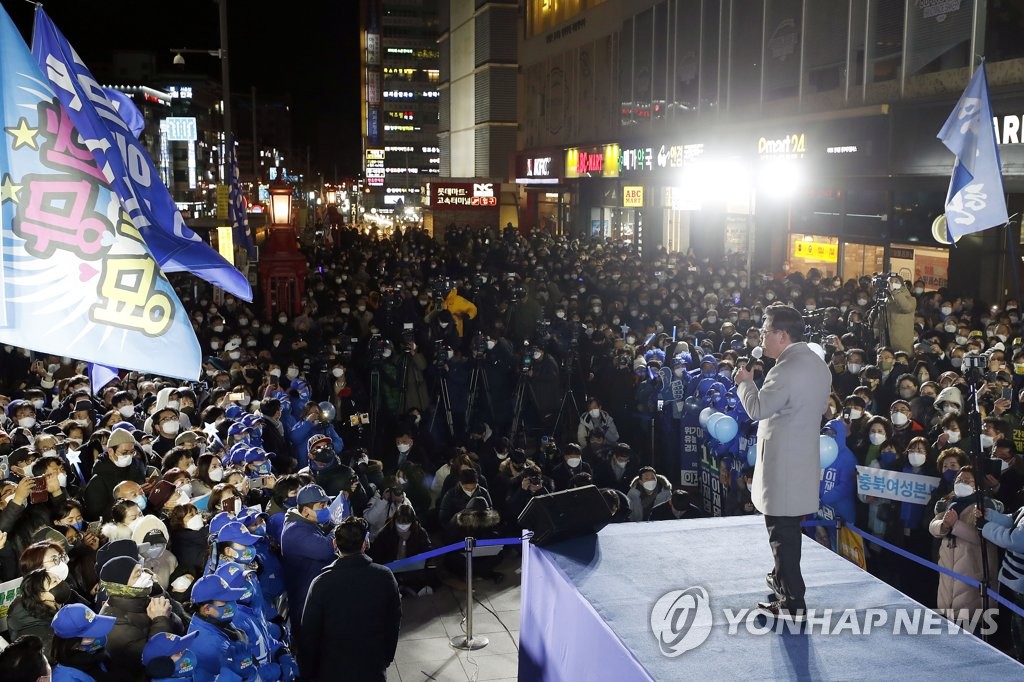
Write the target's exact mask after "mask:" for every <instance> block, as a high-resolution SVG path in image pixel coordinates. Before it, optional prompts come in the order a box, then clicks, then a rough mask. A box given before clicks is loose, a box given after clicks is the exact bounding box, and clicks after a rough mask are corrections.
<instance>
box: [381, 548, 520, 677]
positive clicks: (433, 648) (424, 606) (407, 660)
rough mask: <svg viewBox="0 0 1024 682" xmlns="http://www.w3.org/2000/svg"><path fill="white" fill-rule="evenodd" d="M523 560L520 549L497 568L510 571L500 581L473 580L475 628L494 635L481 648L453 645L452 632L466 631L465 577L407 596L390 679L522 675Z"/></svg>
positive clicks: (489, 635) (479, 631)
mask: <svg viewBox="0 0 1024 682" xmlns="http://www.w3.org/2000/svg"><path fill="white" fill-rule="evenodd" d="M506 554H509V552H507V551H506ZM519 564H520V557H519V555H518V553H516V555H515V556H510V557H507V558H506V559H505V561H504V562H503V563H502V565H501V566H500V567H499V569H498V570H499V571H501V572H502V573H503V574H504V576H505V578H504V580H503V581H502V582H501V583H500V584H495V583H493V582H492V581H490V580H485V579H479V578H478V579H476V580H474V596H475V597H476V600H477V602H479V603H478V604H476V608H475V609H474V611H473V632H474V633H475V634H480V635H485V636H486V637H487V638H488V639H489V640H490V644H488V645H487V646H486V647H484V648H483V649H480V650H478V651H473V652H466V651H459V650H457V649H453V648H452V646H451V644H450V639H451V638H452V637H454V636H456V635H460V634H463V633H464V632H465V631H464V629H463V628H464V624H463V622H462V621H463V618H464V616H465V610H466V588H465V583H464V582H463V581H461V580H455V579H446V580H445V582H444V584H443V585H442V586H441V587H440V588H438V589H437V590H436V591H435V592H434V594H432V595H429V596H425V597H404V598H403V602H402V608H403V618H402V634H401V637H400V638H399V641H398V651H397V653H396V654H395V662H394V664H392V666H391V668H390V669H388V681H389V682H399V681H401V682H425V681H430V680H436V681H437V682H449V681H451V682H456V681H457V682H467V681H469V682H472V681H474V680H481V681H482V680H515V679H517V673H518V669H519V582H520V576H519V573H518V572H517V569H518V568H519ZM485 607H486V608H485ZM488 609H490V611H488ZM491 611H493V613H491Z"/></svg>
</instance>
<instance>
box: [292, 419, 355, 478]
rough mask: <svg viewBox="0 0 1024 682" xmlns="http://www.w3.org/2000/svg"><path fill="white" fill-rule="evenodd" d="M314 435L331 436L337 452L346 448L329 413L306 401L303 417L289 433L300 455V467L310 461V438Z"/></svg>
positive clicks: (296, 452)
mask: <svg viewBox="0 0 1024 682" xmlns="http://www.w3.org/2000/svg"><path fill="white" fill-rule="evenodd" d="M313 436H326V437H327V438H330V439H331V443H332V445H333V446H334V451H335V452H341V451H342V450H344V449H345V441H344V440H342V438H341V436H339V435H338V432H337V431H335V430H334V425H333V424H331V422H330V420H329V419H328V414H327V413H326V412H325V411H323V410H322V409H321V407H320V405H318V404H317V403H314V402H309V403H306V406H305V407H304V408H303V411H302V419H300V420H299V421H297V422H296V423H295V426H293V427H292V430H291V433H290V434H289V438H290V439H291V442H292V449H293V451H294V453H295V454H296V455H297V456H298V460H299V468H300V469H301V468H302V467H304V466H306V465H307V464H308V463H309V460H308V458H307V455H308V453H309V443H310V439H311V438H312V437H313Z"/></svg>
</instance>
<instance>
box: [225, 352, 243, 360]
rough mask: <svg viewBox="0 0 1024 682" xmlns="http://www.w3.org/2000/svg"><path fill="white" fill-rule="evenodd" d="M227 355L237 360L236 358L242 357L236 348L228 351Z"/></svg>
mask: <svg viewBox="0 0 1024 682" xmlns="http://www.w3.org/2000/svg"><path fill="white" fill-rule="evenodd" d="M228 357H229V358H231V359H232V360H237V359H238V358H240V357H242V354H241V353H240V352H238V351H237V350H233V351H231V352H230V353H228Z"/></svg>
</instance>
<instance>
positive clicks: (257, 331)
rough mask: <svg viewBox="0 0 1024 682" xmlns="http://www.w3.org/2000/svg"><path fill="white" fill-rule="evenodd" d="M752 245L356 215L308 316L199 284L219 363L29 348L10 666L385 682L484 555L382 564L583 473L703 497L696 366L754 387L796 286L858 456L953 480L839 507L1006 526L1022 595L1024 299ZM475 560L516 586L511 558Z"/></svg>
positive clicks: (6, 565)
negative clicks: (968, 361)
mask: <svg viewBox="0 0 1024 682" xmlns="http://www.w3.org/2000/svg"><path fill="white" fill-rule="evenodd" d="M736 258H737V257H729V258H725V259H722V260H721V261H720V262H718V261H716V262H711V261H710V260H708V259H706V258H699V257H698V256H697V255H695V254H693V253H665V252H663V251H658V252H656V253H652V254H646V255H644V256H643V257H641V256H640V255H638V253H637V251H636V249H635V248H633V247H631V246H629V245H622V244H612V243H608V242H603V241H579V240H571V239H569V238H567V237H564V236H562V237H558V236H552V235H550V234H546V233H541V232H538V231H533V232H530V233H520V232H518V231H516V230H513V229H511V228H506V229H504V230H498V229H469V228H456V227H454V226H452V227H449V228H448V229H447V230H446V232H445V238H444V240H443V241H439V240H434V239H431V238H430V237H428V236H427V235H426V234H425V233H423V232H421V231H418V230H409V231H407V232H405V233H404V234H402V233H396V234H395V235H394V236H393V237H390V238H388V239H376V238H374V239H371V238H369V237H367V236H366V235H363V234H361V233H359V232H356V231H355V230H341V231H340V232H339V233H338V235H337V241H336V243H335V246H334V248H333V249H328V250H324V249H322V248H321V249H318V250H317V251H316V255H315V256H313V259H314V262H311V263H310V269H309V275H308V277H307V279H306V282H305V293H304V295H303V299H302V301H303V303H302V310H300V311H296V314H294V315H290V314H288V313H286V312H282V311H278V312H275V313H274V315H273V316H272V317H271V318H270V319H267V318H266V317H265V316H263V315H261V312H262V308H260V307H257V306H255V305H251V304H247V303H245V302H242V301H238V300H235V299H233V298H231V297H230V296H224V295H222V294H220V295H216V294H214V293H213V292H210V291H208V290H206V289H204V288H203V286H202V285H201V284H200V285H198V286H197V282H196V280H193V279H188V280H186V279H183V278H180V279H179V277H180V276H173V277H172V279H174V280H175V281H176V284H177V285H178V291H179V295H180V298H181V300H182V303H183V304H184V306H185V308H186V310H187V311H188V312H189V314H190V316H191V320H192V323H193V326H194V328H195V331H196V334H197V336H198V338H199V340H200V344H201V346H202V348H203V352H204V358H205V359H204V362H203V376H201V377H197V381H194V382H180V381H174V380H169V379H166V378H163V377H160V376H159V375H156V374H140V373H138V372H132V371H124V372H121V373H120V376H119V377H118V378H117V379H115V380H113V381H112V382H111V383H109V384H107V385H105V386H102V387H96V388H95V389H94V387H93V386H92V385H91V382H90V378H89V376H88V375H87V363H85V362H84V361H80V360H76V359H73V358H70V357H54V356H45V355H40V354H38V353H34V352H32V351H31V350H29V349H22V348H15V347H11V346H4V347H0V408H2V414H0V429H2V430H0V462H5V463H6V466H5V468H4V470H3V471H0V477H2V478H3V481H2V483H0V583H3V582H9V581H17V580H19V579H20V581H21V582H20V586H19V587H18V592H17V594H18V596H17V598H15V599H14V600H13V603H10V606H9V609H8V612H7V621H6V638H7V640H8V641H11V642H13V644H12V645H11V646H10V647H8V648H7V649H5V650H4V651H3V652H2V653H0V678H2V679H5V680H20V679H30V678H31V679H32V680H35V679H36V678H37V676H38V675H36V674H35V670H36V668H38V667H43V668H46V669H49V668H51V667H52V670H53V678H54V679H55V680H56V679H60V680H71V679H74V680H87V679H95V680H141V679H165V678H179V679H180V678H185V679H188V678H192V679H196V680H212V679H218V675H219V676H220V678H219V679H224V680H228V679H243V680H248V679H255V676H256V675H257V674H258V675H259V677H260V679H262V680H293V679H300V678H301V679H311V680H313V679H334V677H335V675H336V672H335V671H337V670H342V669H344V670H346V671H350V672H351V671H353V670H358V671H362V672H361V674H363V675H364V676H365V678H366V679H373V678H374V677H373V676H374V675H377V676H378V677H379V676H380V674H382V673H381V671H383V670H384V669H386V668H387V666H388V665H389V664H390V663H391V661H392V659H393V658H394V653H395V648H396V646H397V638H398V628H399V622H400V619H401V598H402V596H405V597H406V598H415V597H416V596H417V595H426V594H430V593H431V592H432V590H434V589H435V588H437V587H438V585H439V582H440V578H439V574H441V573H443V572H445V571H446V570H450V571H451V573H452V574H453V575H454V576H460V575H461V573H462V570H461V568H462V563H461V562H462V561H463V560H461V559H459V558H458V557H457V556H453V555H449V557H450V558H452V559H453V561H452V563H451V564H450V565H446V562H445V560H443V559H442V560H441V561H440V563H439V564H437V565H434V564H433V563H432V562H426V563H421V564H419V565H414V566H412V567H410V570H406V571H402V572H396V573H395V574H394V575H392V573H391V572H390V571H386V570H384V569H381V568H380V565H381V564H387V563H390V562H393V561H396V560H398V559H404V558H408V557H412V556H415V555H416V554H419V553H421V552H423V551H426V550H428V549H430V548H431V547H432V546H435V545H436V544H437V543H439V542H441V543H447V542H450V541H455V540H458V539H461V538H463V537H465V536H467V535H473V536H474V537H477V538H486V537H501V536H503V535H504V534H506V533H510V532H513V533H514V532H517V531H518V529H519V526H518V521H517V519H518V517H519V514H520V512H521V511H522V510H523V509H524V508H525V506H526V505H527V504H528V503H529V501H530V500H531V499H532V498H533V497H535V496H537V495H542V494H545V493H548V492H553V491H558V490H563V489H566V488H570V487H574V486H583V485H590V484H594V485H597V486H598V487H600V488H601V489H602V491H603V494H604V495H605V499H606V501H607V502H608V505H609V509H610V511H611V512H612V515H613V520H614V521H616V522H639V521H647V520H660V519H679V518H691V517H694V516H700V515H702V514H704V513H705V510H704V509H702V505H701V503H700V501H699V495H693V492H694V491H692V490H687V489H685V488H683V487H682V486H681V485H679V481H678V480H672V479H673V478H674V476H675V475H676V472H678V457H679V451H678V443H679V437H678V428H679V422H678V419H677V418H676V412H674V411H673V410H672V405H671V403H672V402H673V400H674V399H675V396H673V394H672V392H671V391H670V390H668V385H669V384H670V383H671V381H672V380H673V378H683V377H685V376H687V375H688V373H690V372H692V371H694V370H698V369H699V368H700V367H701V365H702V363H703V362H706V361H708V360H711V359H713V360H714V366H715V368H716V371H717V372H718V373H720V374H721V375H722V376H723V377H731V376H732V374H733V372H734V370H735V368H737V367H738V366H739V365H740V363H745V362H746V360H747V357H748V356H749V354H750V351H751V350H752V349H753V348H754V347H755V346H757V345H758V344H759V343H760V326H759V325H760V321H761V319H762V317H763V314H764V310H765V308H766V307H767V306H769V305H771V304H772V303H774V302H787V303H789V304H790V305H792V306H793V307H795V308H796V309H797V310H799V311H802V312H803V313H804V314H805V316H806V317H807V319H808V320H810V321H811V322H812V326H813V327H814V329H816V330H817V333H818V334H819V338H820V341H821V346H822V348H823V349H824V352H825V356H826V361H827V362H828V364H829V367H830V369H831V372H832V387H833V394H832V396H831V398H830V400H829V404H828V406H827V409H826V412H825V414H824V415H823V421H822V424H823V426H825V427H826V428H827V429H829V431H828V432H829V433H832V434H833V435H836V436H837V440H838V441H840V444H841V446H842V450H843V452H842V453H841V455H840V457H839V458H837V462H840V463H845V464H842V465H843V466H846V467H847V469H848V468H849V465H850V463H851V462H852V463H853V464H854V465H855V464H862V465H868V466H877V467H879V468H886V469H892V470H897V471H906V472H912V473H920V474H924V475H930V476H936V477H940V478H941V482H940V484H939V487H938V488H937V489H936V490H935V493H934V495H933V500H932V501H931V502H930V503H929V504H928V505H909V504H907V503H897V502H892V501H889V500H885V499H876V498H870V497H863V498H857V496H856V494H855V488H854V487H853V485H852V484H850V483H849V480H851V479H850V477H851V476H855V475H856V471H855V470H854V471H853V472H852V473H851V472H849V471H848V470H847V471H844V474H845V475H846V479H847V484H846V485H845V486H840V487H839V488H837V491H838V493H830V494H829V495H825V496H823V504H826V505H829V504H830V505H832V513H833V515H838V516H843V517H846V518H847V519H848V520H851V521H856V522H857V523H858V525H861V526H862V527H865V528H867V529H869V530H872V531H873V532H876V533H878V534H880V535H882V536H884V537H885V538H886V539H888V540H890V541H895V542H897V543H898V544H899V545H901V546H903V547H905V548H907V549H908V550H910V551H912V552H915V553H918V554H919V555H921V556H923V557H927V558H936V559H938V560H939V561H940V563H942V564H943V565H947V566H949V567H951V568H954V570H956V571H958V572H963V573H964V574H965V575H968V576H970V577H975V578H980V577H981V576H980V572H979V571H980V566H981V561H980V556H981V552H982V550H981V543H979V542H978V537H979V534H978V530H977V529H978V528H980V529H981V533H982V534H983V535H984V537H985V538H986V540H988V547H989V551H990V552H992V556H991V557H990V562H989V565H990V566H991V567H992V571H991V574H992V575H991V580H992V583H993V585H995V583H996V582H997V581H998V582H999V583H1000V585H1001V587H1000V589H1001V590H1003V591H1005V592H1006V593H1007V594H1009V595H1011V597H1012V598H1013V599H1015V600H1017V601H1018V603H1024V597H1021V594H1022V592H1024V531H1021V530H1020V528H1021V527H1024V522H1022V519H1024V512H1021V511H1020V510H1021V507H1022V502H1024V499H1022V498H1021V494H1022V487H1024V462H1022V460H1021V457H1019V456H1018V454H1017V453H1018V449H1019V447H1020V446H1021V444H1022V441H1024V427H1022V415H1021V407H1020V405H1021V399H1020V398H1021V396H1020V395H1018V394H1019V392H1020V390H1021V388H1022V379H1024V348H1022V346H1024V342H1022V340H1021V336H1022V335H1024V332H1022V327H1021V320H1020V316H1019V311H1018V306H1017V301H1016V300H1015V299H1009V300H1007V301H1005V302H1003V303H1001V304H999V305H991V306H988V305H983V304H982V303H981V302H980V301H977V300H975V298H974V297H973V296H970V295H965V294H963V293H962V292H960V293H958V292H955V291H952V290H947V289H944V288H943V289H939V290H933V289H931V288H929V287H928V286H926V284H925V282H923V281H912V280H908V281H904V280H903V279H902V278H899V277H892V278H888V279H886V278H882V279H876V280H872V279H871V278H869V277H862V278H860V279H850V280H847V281H843V280H842V279H840V278H839V277H838V276H835V275H825V274H822V273H821V272H819V271H817V270H814V269H811V270H810V271H809V272H808V273H807V274H802V273H799V272H792V273H791V272H788V269H786V270H783V271H782V272H779V273H773V274H757V275H753V276H750V277H748V276H747V274H746V273H745V271H744V270H743V265H742V263H741V262H740V261H739V260H737V259H736ZM880 334H881V335H882V338H881V339H880V338H879V335H880ZM968 353H976V354H978V355H980V356H981V357H982V358H983V359H984V360H983V362H984V367H982V368H981V369H980V371H981V373H982V375H983V376H984V383H983V384H981V385H980V386H979V388H978V402H979V405H980V408H981V411H982V413H983V417H984V422H983V423H984V431H983V433H982V436H981V445H982V447H983V448H984V449H985V453H984V458H983V459H984V461H985V462H986V464H987V466H986V470H985V471H983V472H976V471H974V470H973V469H972V468H971V466H970V465H971V462H969V461H968V455H967V452H968V450H967V449H965V447H964V445H965V444H964V442H963V441H962V440H961V439H962V438H963V437H964V435H966V434H967V432H968V425H967V421H966V412H967V410H966V405H967V401H968V396H969V395H972V394H971V393H970V387H969V386H968V383H967V380H966V379H965V378H964V375H963V374H962V373H961V372H960V370H961V369H962V363H963V358H964V357H965V355H967V354H968ZM971 357H972V358H973V357H977V355H971ZM766 362H770V361H768V359H767V358H765V359H762V360H757V361H756V362H754V363H753V373H754V377H755V381H756V382H758V383H759V382H760V381H761V379H762V378H763V376H764V372H765V369H766V367H765V363H766ZM666 403H667V404H666ZM824 407H825V406H823V408H824ZM751 475H752V472H751V471H750V470H749V468H744V467H739V468H737V470H735V471H731V472H726V473H725V474H724V475H723V481H722V483H723V485H725V486H726V487H727V488H728V490H727V495H726V498H727V499H726V501H725V503H724V507H725V512H726V513H730V514H750V513H755V510H754V508H753V505H752V504H751V501H750V494H749V485H750V480H751ZM979 490H983V491H985V492H986V495H985V496H984V499H985V500H986V504H987V508H986V512H985V513H984V514H981V513H979V512H977V511H976V510H977V505H976V502H977V500H978V491H979ZM997 548H1002V549H1001V550H1000V551H1001V552H1002V553H1003V558H1002V563H1001V564H1000V560H999V557H998V556H997V555H996V554H995V551H996V549H997ZM868 560H869V567H870V569H871V570H872V571H873V572H875V573H876V574H878V575H879V576H880V577H883V578H884V579H886V580H889V581H890V582H892V583H893V584H895V585H897V586H900V587H902V588H904V589H905V590H907V591H908V592H910V593H911V594H913V595H914V596H916V597H917V598H918V599H919V600H920V601H922V603H925V604H926V605H928V606H937V607H940V608H949V607H955V608H961V606H963V607H964V608H969V607H973V606H974V597H976V596H977V591H976V590H973V591H972V590H971V589H970V588H968V587H967V586H966V585H963V584H961V583H956V582H955V581H952V579H950V581H952V582H947V578H946V577H945V576H944V577H943V579H942V580H943V582H942V583H941V585H940V584H939V581H938V578H937V577H932V576H933V575H934V574H932V573H931V572H929V571H927V570H920V569H917V568H916V567H915V566H913V565H911V564H909V563H903V562H898V561H896V560H893V559H892V558H891V557H889V556H888V555H886V553H884V552H882V551H875V548H871V550H870V551H869V559H868ZM475 561H476V562H478V566H477V568H476V570H475V572H476V573H478V574H480V575H482V576H483V578H484V579H490V580H494V581H501V580H502V579H503V578H504V576H503V574H502V573H501V572H500V571H499V570H498V569H499V568H500V561H501V556H500V555H498V556H488V557H479V558H478V559H476V560H475ZM1000 565H1001V569H1000ZM976 569H977V570H976ZM396 578H397V579H396ZM929 581H930V582H929ZM922 585H926V587H922ZM915 590H916V591H915ZM2 596H3V595H2V593H0V597H2ZM343 612H353V613H357V614H358V622H349V621H346V620H345V619H344V618H339V616H338V614H339V613H343ZM1022 623H1024V621H1021V620H1020V619H1016V618H1014V619H1013V628H1014V632H1024V629H1022V628H1021V625H1022ZM200 634H202V635H203V636H201V637H200V636H199V635H200ZM1016 641H1017V642H1019V641H1020V639H1019V637H1018V638H1017V639H1016ZM1022 660H1024V659H1022ZM353 666H355V667H353ZM359 679H363V677H359ZM380 679H383V678H380Z"/></svg>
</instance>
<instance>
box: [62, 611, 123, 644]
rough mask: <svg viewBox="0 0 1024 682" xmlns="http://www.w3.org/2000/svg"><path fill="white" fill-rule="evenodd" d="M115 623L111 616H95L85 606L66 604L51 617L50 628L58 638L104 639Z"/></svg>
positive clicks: (115, 620)
mask: <svg viewBox="0 0 1024 682" xmlns="http://www.w3.org/2000/svg"><path fill="white" fill-rule="evenodd" d="M116 622H117V619H116V618H113V617H111V616H100V615H97V614H96V613H95V612H94V611H93V610H92V609H90V608H89V607H88V606H86V605H85V604H68V605H67V606H64V607H62V608H61V610H60V611H58V612H57V614H56V615H55V616H54V617H53V622H51V623H50V626H51V627H52V628H53V631H54V632H55V633H56V634H57V636H58V637H62V638H63V639H71V638H73V637H90V638H93V639H95V638H98V637H106V636H107V635H108V634H110V630H111V629H112V628H113V627H114V623H116Z"/></svg>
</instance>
